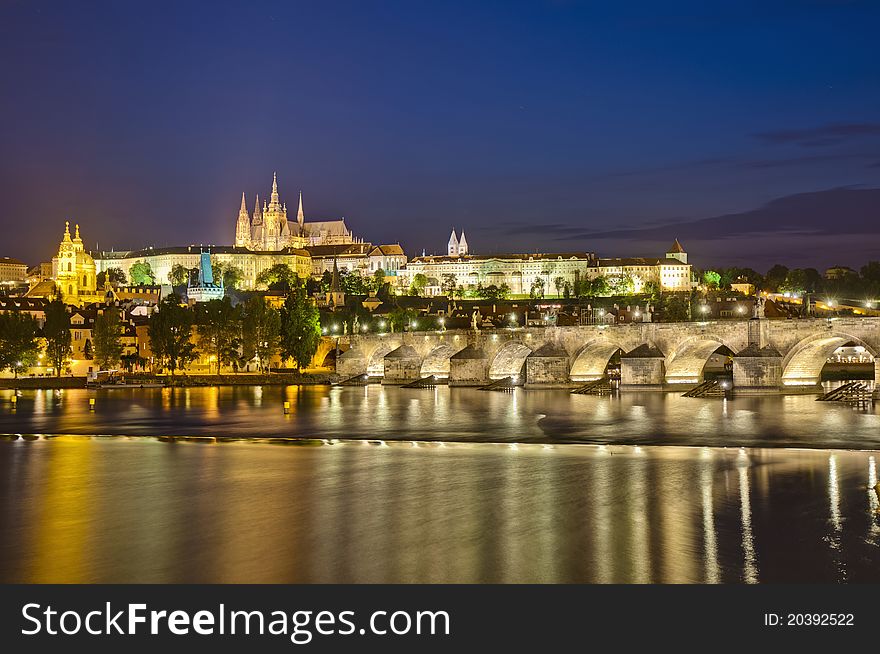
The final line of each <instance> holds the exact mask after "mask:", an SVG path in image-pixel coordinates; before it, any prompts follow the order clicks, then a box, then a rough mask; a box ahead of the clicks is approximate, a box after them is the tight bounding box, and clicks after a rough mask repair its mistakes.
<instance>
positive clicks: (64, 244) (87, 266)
mask: <svg viewBox="0 0 880 654" xmlns="http://www.w3.org/2000/svg"><path fill="white" fill-rule="evenodd" d="M52 277H53V279H54V280H55V285H56V286H57V288H58V290H59V291H60V292H61V296H62V298H64V301H65V302H67V303H68V304H77V305H80V304H83V303H85V302H87V301H88V302H95V301H98V299H99V298H97V291H96V279H97V275H96V267H95V260H94V259H92V257H91V255H89V253H88V252H86V251H85V248H84V247H83V242H82V239H81V238H80V236H79V225H77V226H76V232H75V235H74V237H73V238H72V239H71V238H70V223H69V222H66V223H64V237H63V238H62V240H61V244H60V245H59V246H58V254H57V255H55V257H53V259H52Z"/></svg>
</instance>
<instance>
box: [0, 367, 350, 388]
mask: <svg viewBox="0 0 880 654" xmlns="http://www.w3.org/2000/svg"><path fill="white" fill-rule="evenodd" d="M125 379H126V382H127V383H129V384H134V385H137V384H157V383H158V384H164V385H165V386H174V387H176V388H185V387H199V386H290V385H300V386H313V385H327V384H329V383H330V382H331V381H332V380H334V379H335V376H334V373H332V372H329V371H321V372H303V373H297V372H277V373H275V372H273V373H269V374H265V375H261V374H254V373H238V374H221V375H190V374H187V375H175V376H174V378H173V379H172V378H171V377H169V376H167V375H144V374H134V375H126V377H125ZM85 387H86V378H85V377H19V378H18V379H13V378H8V379H0V388H4V389H18V390H23V389H28V390H38V389H48V390H52V389H63V388H85Z"/></svg>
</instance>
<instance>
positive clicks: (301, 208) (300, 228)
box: [296, 191, 306, 234]
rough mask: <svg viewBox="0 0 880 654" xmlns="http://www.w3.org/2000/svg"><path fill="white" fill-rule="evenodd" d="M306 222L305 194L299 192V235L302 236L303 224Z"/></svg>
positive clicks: (297, 212)
mask: <svg viewBox="0 0 880 654" xmlns="http://www.w3.org/2000/svg"><path fill="white" fill-rule="evenodd" d="M305 220H306V215H305V214H304V213H303V192H302V191H300V192H299V208H298V209H297V210H296V222H298V223H299V233H300V234H302V231H303V223H304V222H305Z"/></svg>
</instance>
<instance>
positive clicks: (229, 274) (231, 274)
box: [223, 265, 244, 290]
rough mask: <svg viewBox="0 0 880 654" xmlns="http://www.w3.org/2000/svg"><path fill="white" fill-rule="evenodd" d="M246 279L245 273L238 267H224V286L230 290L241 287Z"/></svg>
mask: <svg viewBox="0 0 880 654" xmlns="http://www.w3.org/2000/svg"><path fill="white" fill-rule="evenodd" d="M243 279H244V271H243V270H242V269H241V268H239V267H238V266H232V265H229V266H224V267H223V286H225V287H226V288H228V289H230V290H235V289H236V288H238V287H239V286H241V282H242V280H243Z"/></svg>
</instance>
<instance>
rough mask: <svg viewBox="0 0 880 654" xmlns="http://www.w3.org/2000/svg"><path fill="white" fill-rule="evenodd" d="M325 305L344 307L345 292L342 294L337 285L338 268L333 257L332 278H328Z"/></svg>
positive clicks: (340, 288)
mask: <svg viewBox="0 0 880 654" xmlns="http://www.w3.org/2000/svg"><path fill="white" fill-rule="evenodd" d="M327 304H329V305H330V306H331V307H334V308H335V307H344V306H345V292H343V290H342V287H341V286H340V285H339V268H338V267H337V265H336V257H333V276H332V277H331V278H330V291H329V292H328V293H327Z"/></svg>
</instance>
